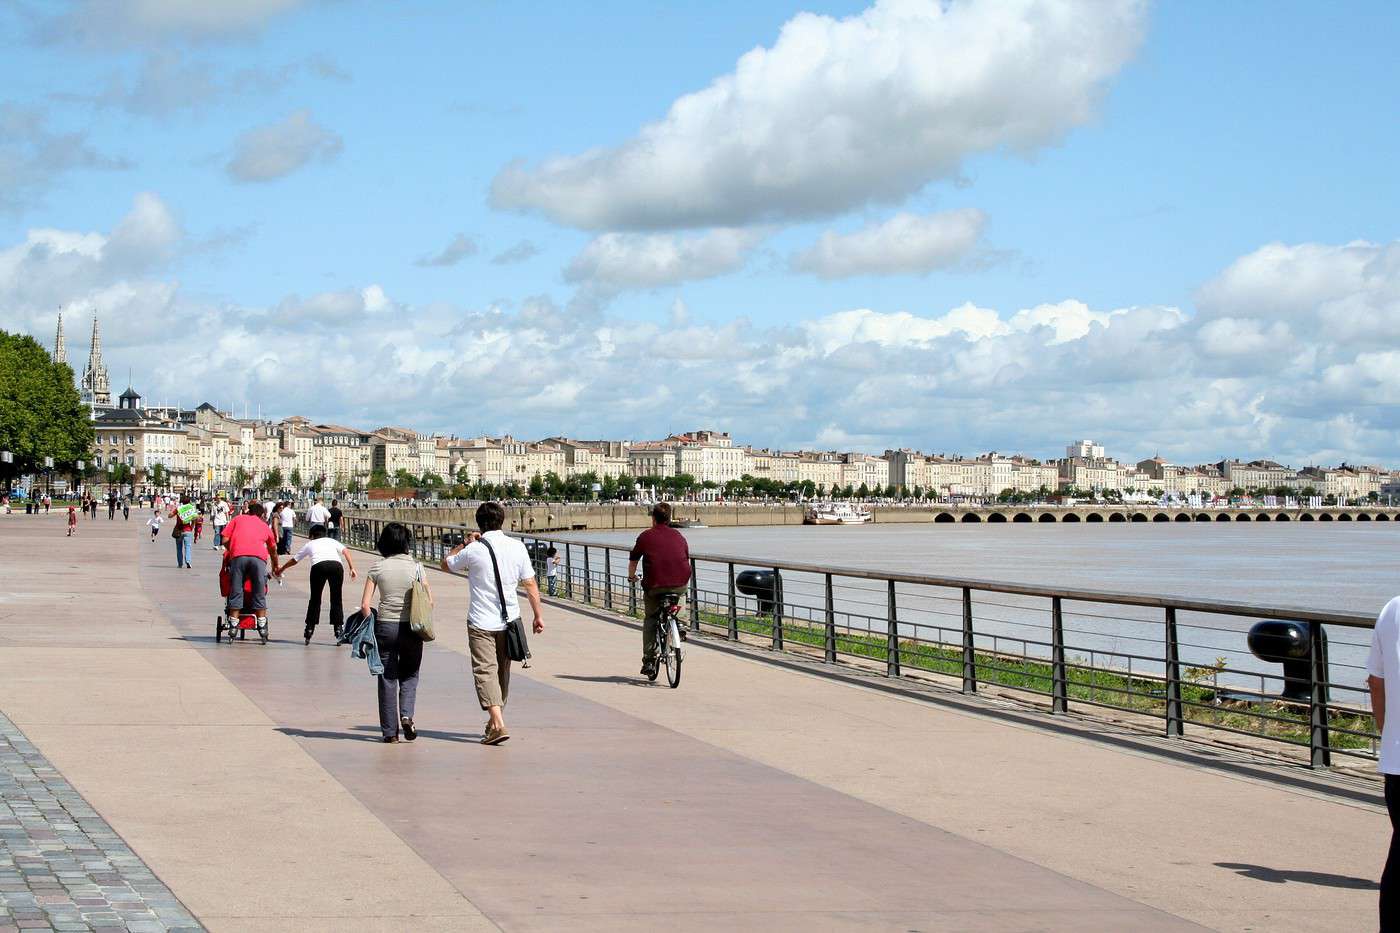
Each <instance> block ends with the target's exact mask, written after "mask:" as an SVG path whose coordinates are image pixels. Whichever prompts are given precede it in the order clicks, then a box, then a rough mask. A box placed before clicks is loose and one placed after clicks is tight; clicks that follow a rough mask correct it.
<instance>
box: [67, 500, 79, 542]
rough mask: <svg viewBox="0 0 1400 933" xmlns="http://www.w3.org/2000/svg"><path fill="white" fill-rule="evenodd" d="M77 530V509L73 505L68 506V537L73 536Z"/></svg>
mask: <svg viewBox="0 0 1400 933" xmlns="http://www.w3.org/2000/svg"><path fill="white" fill-rule="evenodd" d="M77 531H78V510H77V509H76V508H75V507H73V506H71V505H70V506H68V537H70V538H71V537H73V535H75V534H76V533H77Z"/></svg>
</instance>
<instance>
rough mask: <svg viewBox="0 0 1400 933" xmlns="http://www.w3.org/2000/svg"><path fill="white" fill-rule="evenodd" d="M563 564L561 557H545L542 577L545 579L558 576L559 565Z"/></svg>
mask: <svg viewBox="0 0 1400 933" xmlns="http://www.w3.org/2000/svg"><path fill="white" fill-rule="evenodd" d="M562 563H564V558H562V557H546V558H545V559H544V575H545V576H546V577H557V576H559V565H560V564H562Z"/></svg>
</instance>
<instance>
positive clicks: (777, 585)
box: [773, 567, 783, 651]
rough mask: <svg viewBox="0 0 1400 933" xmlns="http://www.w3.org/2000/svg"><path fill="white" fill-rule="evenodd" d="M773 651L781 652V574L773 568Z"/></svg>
mask: <svg viewBox="0 0 1400 933" xmlns="http://www.w3.org/2000/svg"><path fill="white" fill-rule="evenodd" d="M773 650H774V651H782V650H783V572H782V571H781V570H779V569H778V568H777V567H774V568H773Z"/></svg>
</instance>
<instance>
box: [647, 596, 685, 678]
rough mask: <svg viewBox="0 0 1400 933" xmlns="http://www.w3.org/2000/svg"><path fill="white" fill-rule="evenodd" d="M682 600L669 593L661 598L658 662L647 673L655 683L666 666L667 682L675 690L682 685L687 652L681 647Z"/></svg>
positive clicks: (658, 622)
mask: <svg viewBox="0 0 1400 933" xmlns="http://www.w3.org/2000/svg"><path fill="white" fill-rule="evenodd" d="M680 619H681V598H680V595H679V594H677V593H667V594H665V595H664V596H662V597H661V618H660V619H659V620H657V626H656V661H655V662H654V663H653V664H652V667H651V670H650V671H649V672H648V673H647V680H650V681H653V682H655V680H656V678H657V677H658V676H659V675H660V673H661V665H662V664H665V665H666V682H667V683H668V684H670V685H671V689H672V690H674V689H676V688H677V687H679V686H680V685H681V661H682V659H683V658H684V657H685V651H684V649H683V648H682V647H681V642H682V639H681V623H680Z"/></svg>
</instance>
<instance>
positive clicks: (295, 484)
mask: <svg viewBox="0 0 1400 933" xmlns="http://www.w3.org/2000/svg"><path fill="white" fill-rule="evenodd" d="M287 482H289V483H291V484H292V488H293V489H301V488H302V483H301V468H300V467H292V475H291V476H289V477H287Z"/></svg>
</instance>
